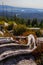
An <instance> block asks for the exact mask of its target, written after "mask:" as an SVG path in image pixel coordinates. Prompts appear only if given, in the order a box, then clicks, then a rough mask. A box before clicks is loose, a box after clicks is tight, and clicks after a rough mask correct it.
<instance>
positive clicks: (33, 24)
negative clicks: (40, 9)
mask: <svg viewBox="0 0 43 65" xmlns="http://www.w3.org/2000/svg"><path fill="white" fill-rule="evenodd" d="M37 26H38V21H37V19H36V18H35V19H33V20H32V27H37Z"/></svg>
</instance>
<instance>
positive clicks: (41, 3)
mask: <svg viewBox="0 0 43 65" xmlns="http://www.w3.org/2000/svg"><path fill="white" fill-rule="evenodd" d="M2 2H3V4H4V5H10V6H16V7H27V8H40V9H43V0H0V5H1V4H2Z"/></svg>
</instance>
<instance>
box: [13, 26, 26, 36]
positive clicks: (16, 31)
mask: <svg viewBox="0 0 43 65" xmlns="http://www.w3.org/2000/svg"><path fill="white" fill-rule="evenodd" d="M25 31H26V27H25V25H24V26H23V25H17V26H15V27H14V31H13V34H14V35H21V34H23V32H25Z"/></svg>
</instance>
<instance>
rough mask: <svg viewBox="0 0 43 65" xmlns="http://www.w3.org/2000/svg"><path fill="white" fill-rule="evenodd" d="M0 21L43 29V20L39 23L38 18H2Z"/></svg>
mask: <svg viewBox="0 0 43 65" xmlns="http://www.w3.org/2000/svg"><path fill="white" fill-rule="evenodd" d="M0 20H4V21H6V22H9V21H15V22H16V23H17V24H24V25H26V26H28V27H40V28H43V19H41V21H39V20H38V19H37V18H33V19H30V18H29V19H24V18H19V17H16V16H14V17H11V18H9V17H0Z"/></svg>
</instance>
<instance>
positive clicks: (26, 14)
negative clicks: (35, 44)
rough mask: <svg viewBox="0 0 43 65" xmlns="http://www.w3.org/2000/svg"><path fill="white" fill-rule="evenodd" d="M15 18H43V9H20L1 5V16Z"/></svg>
mask: <svg viewBox="0 0 43 65" xmlns="http://www.w3.org/2000/svg"><path fill="white" fill-rule="evenodd" d="M3 15H4V16H14V15H16V16H17V17H22V18H38V19H42V18H43V9H35V8H20V7H13V6H7V5H6V6H5V5H0V16H3Z"/></svg>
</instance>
